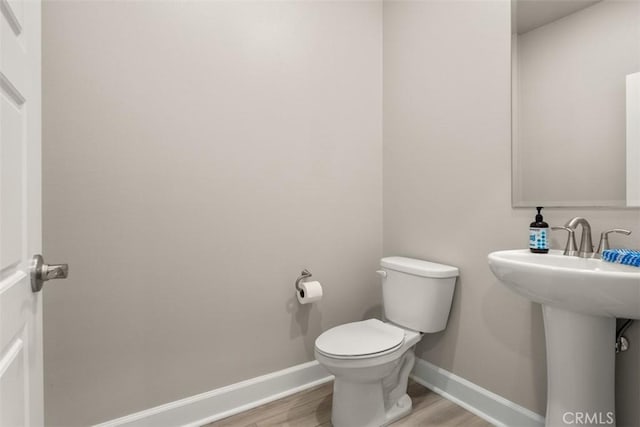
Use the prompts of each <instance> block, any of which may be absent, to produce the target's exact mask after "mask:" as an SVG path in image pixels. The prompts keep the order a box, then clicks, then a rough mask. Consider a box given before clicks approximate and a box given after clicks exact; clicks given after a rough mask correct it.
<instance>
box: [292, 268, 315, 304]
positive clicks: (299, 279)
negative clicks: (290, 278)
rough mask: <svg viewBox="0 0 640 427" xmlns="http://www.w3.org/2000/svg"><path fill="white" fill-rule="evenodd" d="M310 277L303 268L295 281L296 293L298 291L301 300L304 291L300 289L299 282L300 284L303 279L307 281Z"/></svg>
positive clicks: (309, 273) (308, 272)
mask: <svg viewBox="0 0 640 427" xmlns="http://www.w3.org/2000/svg"><path fill="white" fill-rule="evenodd" d="M311 276H312V274H311V272H310V271H309V270H307V269H306V268H305V269H304V270H302V272H301V273H300V277H298V278H297V279H296V291H298V293H299V294H300V297H302V298H304V289H302V288H301V287H300V282H302V281H303V280H304V279H308V278H309V277H311Z"/></svg>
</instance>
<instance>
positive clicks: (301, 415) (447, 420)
mask: <svg viewBox="0 0 640 427" xmlns="http://www.w3.org/2000/svg"><path fill="white" fill-rule="evenodd" d="M332 391H333V382H331V383H328V384H324V385H321V386H318V387H315V388H313V389H310V390H307V391H303V392H301V393H297V394H294V395H291V396H289V397H286V398H284V399H280V400H276V401H274V402H271V403H268V404H266V405H263V406H259V407H257V408H255V409H251V410H249V411H246V412H242V413H240V414H237V415H234V416H232V417H229V418H225V419H223V420H220V421H216V422H213V423H211V424H207V425H206V426H204V427H265V426H291V427H320V426H322V427H330V426H331V396H332ZM407 393H408V394H409V396H411V399H412V400H413V411H412V412H411V414H410V415H409V416H407V417H405V418H402V419H400V420H398V421H396V422H395V423H393V424H392V425H393V426H394V427H396V426H397V427H399V426H404V427H409V426H411V427H417V426H429V427H431V426H433V427H437V426H441V427H445V426H446V427H452V426H464V427H485V426H490V425H491V424H490V423H488V422H486V421H485V420H483V419H482V418H479V417H477V416H476V415H474V414H472V413H471V412H469V411H467V410H466V409H464V408H462V407H460V406H458V405H456V404H455V403H453V402H451V401H449V400H447V399H445V398H443V397H441V396H439V395H437V394H436V393H434V392H432V391H431V390H429V389H428V388H426V387H423V386H421V385H420V384H418V383H416V382H413V381H411V382H410V383H409V387H408V390H407Z"/></svg>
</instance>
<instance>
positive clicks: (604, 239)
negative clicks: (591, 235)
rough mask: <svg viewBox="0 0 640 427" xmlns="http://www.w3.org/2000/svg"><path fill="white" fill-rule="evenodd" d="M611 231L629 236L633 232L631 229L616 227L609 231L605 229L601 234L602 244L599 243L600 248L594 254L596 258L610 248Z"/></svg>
mask: <svg viewBox="0 0 640 427" xmlns="http://www.w3.org/2000/svg"><path fill="white" fill-rule="evenodd" d="M611 233H618V234H624V235H627V236H628V235H629V234H631V230H625V229H623V228H614V229H611V230H608V231H603V232H602V233H601V234H600V244H599V245H598V250H597V251H596V252H595V253H594V254H593V257H594V258H600V257H601V256H602V252H604V251H606V250H607V249H609V248H610V246H609V234H611Z"/></svg>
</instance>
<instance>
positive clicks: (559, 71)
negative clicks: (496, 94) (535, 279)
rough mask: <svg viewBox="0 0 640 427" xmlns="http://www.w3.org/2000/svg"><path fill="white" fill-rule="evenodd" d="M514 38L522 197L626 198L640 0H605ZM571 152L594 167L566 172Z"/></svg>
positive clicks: (563, 200)
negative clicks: (630, 79) (629, 82)
mask: <svg viewBox="0 0 640 427" xmlns="http://www.w3.org/2000/svg"><path fill="white" fill-rule="evenodd" d="M517 44H518V46H517V57H518V61H517V76H516V75H514V83H515V86H514V88H515V89H516V90H518V96H517V101H515V99H514V101H515V102H516V103H517V107H518V110H517V114H515V115H514V116H515V118H516V119H517V121H518V132H517V135H516V138H517V142H518V143H517V146H518V147H519V149H518V151H517V152H518V155H517V159H518V177H519V178H520V179H519V180H517V181H516V183H519V184H520V188H519V191H518V192H517V194H518V197H519V198H520V199H519V200H520V201H522V202H524V203H526V204H529V205H533V206H535V205H536V204H544V203H545V202H540V201H546V203H548V204H554V205H556V206H557V205H562V204H565V205H566V204H572V203H573V204H574V205H575V204H576V203H579V204H582V205H589V204H590V205H592V206H593V205H604V204H608V205H618V206H624V205H626V173H625V165H626V161H625V154H626V143H625V142H626V136H625V131H626V124H625V122H626V111H625V99H626V85H625V77H626V75H627V74H631V73H635V72H637V71H639V70H640V2H638V1H628V0H626V1H620V0H605V1H601V2H599V3H596V4H595V5H593V6H590V7H588V8H586V9H583V10H580V11H579V12H576V13H573V14H571V15H569V16H566V17H565V18H563V19H560V20H557V21H555V22H552V23H550V24H547V25H544V26H542V27H538V28H536V29H535V30H533V31H529V32H527V33H524V34H520V35H518V36H517ZM567 159H571V162H575V163H576V164H580V165H582V166H581V167H583V168H585V169H584V170H588V171H590V173H586V174H585V173H581V174H568V173H567V170H566V166H567ZM595 171H597V173H593V172H595Z"/></svg>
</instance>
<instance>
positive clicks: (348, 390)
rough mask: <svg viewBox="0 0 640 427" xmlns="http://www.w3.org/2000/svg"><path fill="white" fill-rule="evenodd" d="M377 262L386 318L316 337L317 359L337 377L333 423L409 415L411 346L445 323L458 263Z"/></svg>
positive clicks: (363, 423)
mask: <svg viewBox="0 0 640 427" xmlns="http://www.w3.org/2000/svg"><path fill="white" fill-rule="evenodd" d="M380 266H381V267H382V268H381V269H380V270H378V271H377V273H378V274H380V276H381V277H382V299H383V303H384V317H385V319H386V320H385V321H381V320H378V319H368V320H364V321H360V322H352V323H347V324H344V325H340V326H336V327H334V328H331V329H329V330H327V331H325V332H324V333H322V334H321V335H320V336H319V337H318V339H317V340H316V344H315V357H316V360H317V361H318V362H319V363H320V364H321V365H323V366H324V367H325V368H327V370H328V371H329V372H331V373H332V374H333V375H334V376H335V380H334V385H333V407H332V413H331V422H332V423H333V426H334V427H380V426H385V425H388V424H391V423H392V422H394V421H396V420H398V419H400V418H402V417H404V416H405V415H408V414H409V413H410V412H411V398H410V397H409V396H408V395H407V381H408V379H409V374H410V373H411V369H412V368H413V364H414V362H415V355H414V352H413V349H414V347H415V345H416V344H417V343H418V342H419V341H420V339H421V338H422V335H423V334H424V333H432V332H438V331H442V330H443V329H444V328H445V327H446V326H447V319H448V317H449V311H450V309H451V301H452V299H453V290H454V287H455V282H456V277H458V274H459V271H458V269H457V268H456V267H451V266H448V265H443V264H436V263H433V262H428V261H422V260H418V259H412V258H404V257H387V258H383V259H382V260H381V261H380Z"/></svg>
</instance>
